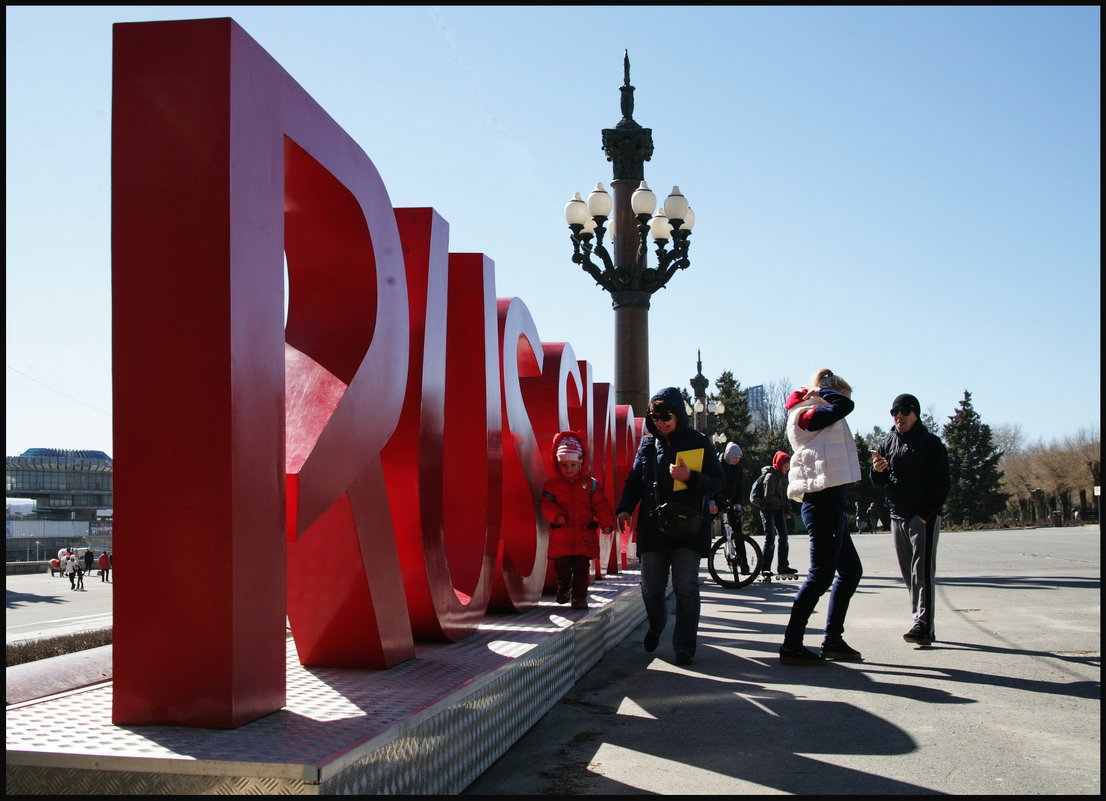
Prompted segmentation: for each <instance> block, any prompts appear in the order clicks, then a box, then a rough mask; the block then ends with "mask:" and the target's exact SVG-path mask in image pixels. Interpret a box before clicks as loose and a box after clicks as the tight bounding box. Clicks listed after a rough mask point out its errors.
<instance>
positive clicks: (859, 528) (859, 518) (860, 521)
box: [856, 501, 864, 534]
mask: <svg viewBox="0 0 1106 801" xmlns="http://www.w3.org/2000/svg"><path fill="white" fill-rule="evenodd" d="M856 533H857V534H863V533H864V516H863V515H861V514H860V501H857V502H856Z"/></svg>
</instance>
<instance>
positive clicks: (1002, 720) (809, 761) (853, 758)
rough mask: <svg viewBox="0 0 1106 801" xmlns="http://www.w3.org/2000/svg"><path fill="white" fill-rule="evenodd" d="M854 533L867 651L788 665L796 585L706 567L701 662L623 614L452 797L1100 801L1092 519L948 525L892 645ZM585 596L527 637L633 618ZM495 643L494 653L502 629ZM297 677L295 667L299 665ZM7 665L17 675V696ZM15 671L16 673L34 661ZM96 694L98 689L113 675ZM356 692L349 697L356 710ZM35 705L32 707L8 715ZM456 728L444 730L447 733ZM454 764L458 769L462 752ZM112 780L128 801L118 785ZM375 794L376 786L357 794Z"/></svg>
mask: <svg viewBox="0 0 1106 801" xmlns="http://www.w3.org/2000/svg"><path fill="white" fill-rule="evenodd" d="M803 540H804V541H803V542H800V541H796V542H794V543H793V544H792V555H793V558H792V564H794V565H795V566H796V567H799V568H803V567H805V563H804V562H803V560H802V557H803V555H804V554H805V550H806V549H805V538H803ZM856 542H857V547H858V550H859V552H860V555H861V558H862V560H863V562H864V566H865V579H864V581H863V582H862V584H861V587H860V590H859V592H858V594H857V596H856V597H855V599H854V601H853V604H852V607H851V610H850V613H849V619H848V630H847V631H846V638H847V639H848V641H849V643H850V644H851V645H853V646H854V647H856V648H858V649H859V650H861V651H862V652H863V653H864V661H863V662H861V663H837V664H829V665H827V666H824V667H789V666H781V665H780V664H779V660H778V658H777V657H776V648H777V647H778V645H779V642H780V639H781V636H782V631H783V628H784V626H785V624H786V620H787V615H788V612H789V610H790V604H791V599H792V598H793V596H794V593H795V590H796V588H797V584H796V583H794V582H787V583H777V584H772V585H768V586H766V585H762V584H759V583H758V584H754V585H752V586H750V587H748V588H745V589H743V590H724V589H722V588H720V587H718V586H717V585H715V584H714V583H713V582H712V581H711V580H710V578H709V575H708V574H707V572H706V570H705V569H704V570H703V572H702V587H701V590H702V595H703V602H704V603H703V616H702V621H701V626H700V632H701V641H700V648H699V652H698V654H697V656H696V660H695V663H694V664H693V665H691V666H689V667H677V666H676V665H675V664H674V660H673V654H672V651H671V646H670V643H669V641H668V635H669V634H670V631H671V629H669V631H668V632H666V636H665V637H662V642H661V646H660V647H659V648H658V649H657V651H656V652H654V653H652V654H646V653H645V652H644V651H643V650H642V646H641V642H642V637H643V635H644V631H645V626H644V623H643V622H640V618H638V619H637V620H638V622H633V620H630V623H631V625H630V627H629V628H627V629H624V630H626V631H629V634H628V636H623V635H618V637H617V638H616V639H615V640H614V641H613V642H610V643H609V644H608V645H606V646H603V648H604V649H605V655H603V656H602V658H600V659H599V661H598V662H597V663H596V664H595V665H594V667H591V668H590V670H588V671H587V672H584V673H583V674H582V675H581V676H580V677H579V678H578V680H576V681H575V683H574V684H573V681H572V678H571V677H568V684H567V685H565V686H566V690H567V693H566V694H564V696H563V698H561V699H560V700H559V701H557V702H554V703H552V706H551V708H549V711H548V712H546V713H545V714H544V715H542V716H540V719H537V722H536V723H535V724H534V725H533V726H532V728H529V731H527V732H526V733H525V734H524V735H522V736H521V738H520V739H518V740H517V741H515V742H513V745H510V746H509V747H508V748H506V749H505V752H503V753H502V756H500V757H499V758H498V759H497V760H494V761H493V762H489V763H488V765H487V766H484V765H481V766H480V769H479V771H478V773H477V774H476V777H475V778H474V780H472V781H468V780H466V783H465V784H462V785H461V786H459V787H457V788H456V789H454V790H453V792H460V791H464V792H465V793H468V794H520V795H521V794H525V795H529V794H569V795H577V794H580V795H582V794H589V795H590V794H605V795H626V794H666V795H667V794H722V793H756V794H823V793H830V794H851V795H860V794H887V795H903V794H991V793H1001V794H1098V793H1099V791H1100V788H1101V784H1100V757H1099V751H1100V747H1101V736H1100V728H1101V711H1100V665H1101V661H1100V653H1099V649H1100V632H1101V629H1100V540H1099V529H1098V527H1097V526H1093V527H1092V526H1087V527H1082V528H1061V529H1050V528H1044V529H1035V530H1011V531H996V532H972V533H950V532H946V533H945V534H943V535H942V539H941V544H940V549H939V554H938V596H939V606H938V614H937V636H938V638H939V641H938V642H937V643H936V644H935V645H934V647H932V648H916V647H914V646H911V645H908V644H907V643H905V642H903V640H902V636H901V635H902V632H904V631H905V630H906V629H907V628H908V626H909V623H910V620H909V614H908V609H907V607H908V603H907V594H906V591H905V589H904V588H903V586H902V582H901V580H900V579H899V577H898V574H897V567H896V563H895V560H894V555H893V549H892V545H891V540H890V538H889V536H888V535H886V534H876V535H863V536H859V537H856ZM95 584H99V579H98V578H95V577H94V582H89V583H88V585H87V586H88V591H87V592H86V593H83V594H82V593H76V592H72V591H70V590H69V589H68V581H67V580H65V581H64V582H63V580H62V579H57V578H55V579H50V578H49V577H48V576H46V575H39V576H9V577H8V583H7V596H8V604H7V610H8V615H7V628H8V635H9V641H11V638H12V636H13V633H14V634H16V635H18V636H26V635H27V633H28V632H31V631H41V632H42V633H54V632H53V631H50V632H47V631H46V629H47V628H49V627H52V626H55V625H56V621H58V620H62V621H65V620H66V619H67V618H68V619H69V620H71V622H72V625H73V626H79V625H81V624H82V623H85V622H88V621H93V620H95V621H99V620H100V618H97V617H96V616H97V615H102V614H104V613H105V612H107V613H108V614H110V592H109V591H108V590H107V587H106V586H94V585H95ZM595 589H596V590H597V594H596V595H595V597H596V598H598V599H599V600H600V601H602V602H603V603H602V605H597V606H596V607H595V608H594V609H593V610H589V612H587V613H583V614H581V615H579V616H567V617H566V618H565V619H564V620H563V621H562V622H561V623H560V628H559V629H558V630H557V631H555V632H553V633H552V634H541V633H537V634H533V635H528V636H533V637H535V638H536V639H535V643H537V642H539V640H540V641H542V642H544V643H545V645H542V646H541V647H553V648H556V647H557V643H556V641H557V640H558V639H560V638H579V637H581V636H584V634H585V632H587V630H588V628H589V626H592V625H594V624H595V623H596V622H597V621H598V619H599V618H602V617H604V616H606V617H608V618H614V617H616V616H618V615H622V616H626V615H630V616H632V615H634V614H635V609H636V604H635V603H633V601H635V600H636V595H637V591H636V589H634V588H633V587H632V585H627V584H626V582H625V581H622V582H621V585H620V586H617V587H616V586H611V587H608V588H605V589H604V586H603V584H602V583H601V584H598V585H595ZM67 593H68V594H67ZM105 604H106V605H107V606H106V607H105V608H97V607H98V605H105ZM618 610H622V611H618ZM551 611H552V612H554V613H556V612H557V607H556V606H555V605H554V607H553V608H552V610H551ZM824 612H825V601H824V600H823V601H821V602H820V603H819V606H818V609H817V610H816V611H815V614H814V616H813V617H812V627H811V629H810V630H809V632H808V639H807V644H808V645H811V646H817V644H818V642H819V641H820V635H821V631H820V628H818V627H819V626H820V625H821V622H822V619H823V618H822V616H823V615H824ZM535 614H542V615H545V616H547V617H548V616H549V613H548V612H544V611H541V610H539V611H538V612H537V613H535ZM627 619H629V618H627ZM470 639H472V638H470ZM494 642H495V643H497V644H496V645H495V646H494V648H495V649H499V650H500V651H503V648H502V645H501V643H502V634H497V635H495V638H494ZM450 648H455V649H456V650H457V652H458V654H465V659H467V660H470V661H471V662H472V663H473V664H476V663H477V662H483V661H485V660H486V659H487V657H488V655H489V654H490V650H489V649H488V648H482V647H481V646H480V645H479V644H478V643H475V642H473V643H464V644H459V645H458V646H445V647H439V648H438V649H436V653H441V654H442V655H443V656H444V655H446V654H448V651H449V649H450ZM100 650H101V651H102V650H103V649H100ZM107 650H108V651H109V652H110V649H107ZM518 652H519V653H523V650H519V651H518ZM505 653H506V654H507V655H506V657H505V658H506V659H507V660H510V659H512V658H514V657H513V656H511V653H512V652H510V651H506V652H505ZM481 654H483V655H481ZM63 659H72V658H71V657H67V658H63ZM417 661H418V660H416V662H417ZM101 666H102V665H101ZM412 667H414V666H412ZM289 669H290V671H293V672H295V667H294V665H293V666H290V668H289ZM504 669H505V666H501V667H499V668H496V670H499V671H502V670H504ZM17 670H18V669H15V668H13V669H9V670H8V678H9V685H11V684H12V681H11V679H12V677H13V673H15V672H17ZM85 670H86V672H87V668H86V669H85ZM393 671H394V673H393ZM393 671H384V672H383V673H380V674H376V675H375V676H374V677H373V681H375V682H385V683H386V682H387V681H389V678H388V676H389V674H393V676H394V677H396V678H397V679H398V678H399V677H400V673H401V672H402V671H399V670H396V669H393ZM40 672H41V671H40ZM23 673H24V678H26V676H27V674H28V673H31V674H33V673H34V669H31V670H29V671H23ZM74 675H75V676H76V675H79V671H75V672H74ZM411 675H413V676H415V677H417V676H419V675H420V674H419V673H417V672H413V673H412V674H411ZM532 675H542V679H541V681H542V682H548V681H550V677H548V676H545V675H544V674H537V673H535V674H532ZM54 678H55V679H56V678H57V677H56V676H55V677H54ZM404 681H405V682H406V683H407V684H408V685H409V680H408V679H404ZM417 681H418V679H417V678H416V682H417ZM531 683H532V682H531ZM25 684H26V682H24V686H25ZM336 688H337V689H338V691H339V692H343V691H344V690H342V689H341V687H340V686H337V685H336ZM426 689H429V688H426ZM49 690H50V691H51V692H56V691H57V690H58V688H57V687H56V686H51V687H50V688H49ZM80 692H83V691H77V694H75V695H74V696H73V697H74V698H79V697H80V695H79V694H80ZM89 692H93V693H101V694H103V693H109V692H110V682H108V683H107V685H106V686H103V685H101V686H99V687H98V688H94V689H92V690H89ZM357 692H362V690H361V689H359V688H356V689H354V690H351V692H350V693H347V697H348V698H349V700H350V701H352V702H353V703H354V705H355V706H361V707H362V708H365V705H364V701H363V699H361V698H359V697H356V696H355V695H354V693H357ZM31 695H33V692H32V693H31ZM369 695H372V693H371V692H370V693H369ZM339 700H340V699H339ZM53 703H55V704H56V703H57V702H53ZM43 708H44V709H45V708H47V707H46V706H43ZM34 709H35V702H30V704H29V705H27V704H24V705H23V706H21V707H19V708H18V709H15V710H14V711H16V712H18V713H19V714H27V713H29V712H32V711H33V710H34ZM12 712H13V708H9V715H8V740H9V762H10V761H11V756H12V754H11V749H12V746H11V742H12V740H13V739H19V736H18V735H19V733H18V732H15V731H13V727H14V726H16V725H17V724H18V720H19V719H20V718H19V714H16V715H15V716H14V717H13V715H12ZM63 717H64V716H63ZM271 717H273V718H277V717H279V714H278V715H277V716H271ZM24 719H26V718H24ZM13 721H15V723H13ZM100 725H102V724H100ZM252 725H253V724H251V726H252ZM350 725H354V724H353V721H351V724H350ZM485 725H486V726H489V727H491V728H490V729H489V732H491V731H493V730H497V729H498V725H495V726H493V725H492V721H491V720H490V719H489V722H488V723H487V724H485ZM243 728H247V727H243ZM478 728H479V724H478ZM489 732H484V733H485V734H488V733H489ZM451 734H452V735H453V737H451V738H445V739H447V740H452V739H455V738H456V736H457V734H458V733H456V732H452V733H451ZM478 734H479V732H478ZM460 753H461V754H462V757H461V758H462V759H463V758H464V754H465V753H466V752H465V750H462V751H461V752H460ZM418 759H419V755H418V754H417V753H416V754H415V756H414V757H413V760H412V762H413V764H412V765H411V766H410V767H411V768H412V772H415V773H418V772H419V771H418V770H415V768H417V767H418V766H417V764H414V763H417V762H418ZM485 767H486V769H485ZM112 786H113V789H115V790H116V791H118V792H121V793H125V792H128V789H127V788H128V786H129V782H128V781H122V782H119V783H117V784H114V785H112ZM466 787H467V789H465V788H466ZM146 788H147V789H148V790H149V791H151V792H157V788H156V786H150V785H146ZM47 789H56V788H54V787H49V788H47ZM373 789H375V790H376V791H377V792H382V791H387V789H386V788H381V787H377V788H372V787H371V785H370V786H369V787H364V786H362V791H366V790H367V791H370V792H371V791H373ZM412 791H413V792H418V790H412Z"/></svg>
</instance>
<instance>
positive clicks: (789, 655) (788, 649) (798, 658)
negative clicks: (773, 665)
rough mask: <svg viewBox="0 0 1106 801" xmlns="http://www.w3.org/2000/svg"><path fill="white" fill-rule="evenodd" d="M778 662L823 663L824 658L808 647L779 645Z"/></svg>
mask: <svg viewBox="0 0 1106 801" xmlns="http://www.w3.org/2000/svg"><path fill="white" fill-rule="evenodd" d="M780 664H781V665H824V664H826V660H825V658H823V657H821V656H818V654H816V653H814V652H813V651H811V650H810V649H809V648H804V647H803V646H801V645H800V646H798V647H794V646H790V645H781V646H780Z"/></svg>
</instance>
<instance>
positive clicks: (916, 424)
mask: <svg viewBox="0 0 1106 801" xmlns="http://www.w3.org/2000/svg"><path fill="white" fill-rule="evenodd" d="M921 412H922V409H921V406H920V405H919V403H918V399H917V398H916V397H914V396H913V395H909V394H904V395H899V396H898V397H897V398H895V402H894V403H892V404H891V417H892V419H893V420H894V428H893V430H892V431H891V433H890V434H888V435H887V438H886V439H884V440H883V442H881V443H880V444H879V448H878V449H877V450H876V452H874V453H873V454H872V483H874V484H875V485H876V486H877V487H884V488H885V490H886V493H887V505H888V507H889V508H890V511H891V535H892V537H894V540H895V552H896V554H897V555H898V558H899V569H900V570H901V571H902V578H903V581H905V582H906V586H907V588H908V589H909V590H910V603H911V606H912V607H913V612H914V625H913V626H912V627H911V629H910V631H908V632H906V634H904V635H902V638H903V639H904V640H906V641H907V642H910V643H915V644H917V645H932V644H933V641H934V639H935V632H934V620H933V618H934V613H935V612H936V603H937V598H936V586H935V584H936V582H935V578H936V570H937V538H938V534H939V533H940V530H941V506H942V505H943V504H944V502H945V498H947V497H948V494H949V459H948V452H947V451H946V450H945V445H944V443H942V442H941V440H940V439H939V438H938V437H937V436H936V435H935V434H932V433H930V431H929V430H928V429H927V428H926V427H925V425H924V424H922V422H921V420H919V419H918V418H919V415H921Z"/></svg>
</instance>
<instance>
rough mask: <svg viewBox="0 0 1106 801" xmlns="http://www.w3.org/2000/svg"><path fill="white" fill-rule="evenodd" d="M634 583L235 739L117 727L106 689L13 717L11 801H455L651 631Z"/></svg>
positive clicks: (320, 676) (541, 610) (286, 714)
mask: <svg viewBox="0 0 1106 801" xmlns="http://www.w3.org/2000/svg"><path fill="white" fill-rule="evenodd" d="M638 580H639V573H638V572H637V571H625V572H623V573H622V574H619V575H613V576H607V577H606V578H604V579H603V580H602V581H600V582H597V583H595V584H592V585H591V587H590V588H589V591H590V597H589V602H590V603H591V608H590V609H587V610H573V609H570V608H568V607H567V606H558V605H557V604H556V603H554V602H553V600H552V599H545V598H543V600H542V603H541V604H540V605H539V606H537V607H535V608H534V609H531V610H529V611H527V612H523V613H520V614H516V615H489V616H488V618H486V619H485V621H484V623H483V624H482V625H481V627H480V631H478V632H477V633H476V634H473V635H472V636H470V637H467V638H466V639H464V640H463V641H461V642H459V643H450V644H432V645H427V644H423V645H419V646H418V647H417V648H416V655H415V658H414V659H411V660H409V661H407V662H405V663H403V664H401V665H397V666H396V667H394V668H391V669H389V670H385V671H364V670H354V669H348V668H305V667H303V666H302V665H300V664H299V660H298V659H297V657H296V653H295V647H294V645H293V644H292V641H291V640H289V641H288V654H287V660H288V691H287V699H288V704H287V706H286V707H284V708H283V709H281V710H280V711H278V712H274V713H273V714H271V715H267V716H266V717H264V718H261V719H259V720H256V721H253V722H252V723H249V724H246V725H244V726H240V727H239V728H237V729H232V730H221V729H192V728H185V727H174V726H115V725H113V724H112V723H111V705H112V683H111V682H110V681H109V682H104V683H102V684H98V685H93V686H91V687H85V688H82V689H79V690H73V691H71V692H67V693H61V694H58V695H54V696H50V697H46V698H40V699H36V700H33V701H28V702H26V703H22V704H13V705H11V706H9V707H7V710H6V735H7V765H6V774H7V776H6V778H7V787H6V789H7V792H8V793H9V794H47V795H85V794H92V795H100V794H110V795H136V794H137V795H156V794H173V795H178V794H208V793H220V794H258V795H260V794H264V795H339V794H443V793H451V794H452V793H458V792H460V791H461V790H463V789H464V788H465V787H467V786H468V785H469V784H471V783H472V781H473V780H474V779H475V778H476V777H477V776H479V775H480V774H481V773H483V772H484V770H485V769H487V767H488V766H489V765H491V763H492V762H494V761H495V760H496V759H498V758H499V756H501V755H502V754H503V753H504V752H505V751H506V750H507V749H508V748H510V746H511V745H512V744H513V743H514V742H515V741H516V740H517V739H518V738H519V737H521V736H522V735H523V734H524V733H525V732H526V731H527V729H529V728H530V727H531V726H532V725H533V724H534V723H536V722H537V721H538V719H539V718H541V716H542V715H544V714H545V713H546V712H547V711H548V710H549V709H550V708H551V707H552V705H553V704H554V703H556V701H557V700H559V699H560V698H561V697H562V696H563V695H564V694H565V693H566V692H568V690H569V689H570V688H571V687H572V685H573V684H574V683H575V681H576V680H577V679H578V678H579V677H580V676H582V675H583V674H584V673H585V672H587V670H588V669H589V668H591V667H592V665H594V664H595V663H596V662H597V661H598V660H599V659H600V658H601V657H602V656H603V654H604V653H606V651H607V650H609V649H610V648H612V647H614V646H615V645H617V644H618V643H619V642H621V641H622V640H623V639H624V638H625V637H626V635H628V634H629V633H630V632H631V631H632V630H633V629H634V628H636V627H637V626H638V624H640V623H641V622H642V621H643V620H644V619H645V613H644V610H643V608H642V604H641V598H640V593H639V591H638Z"/></svg>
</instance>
